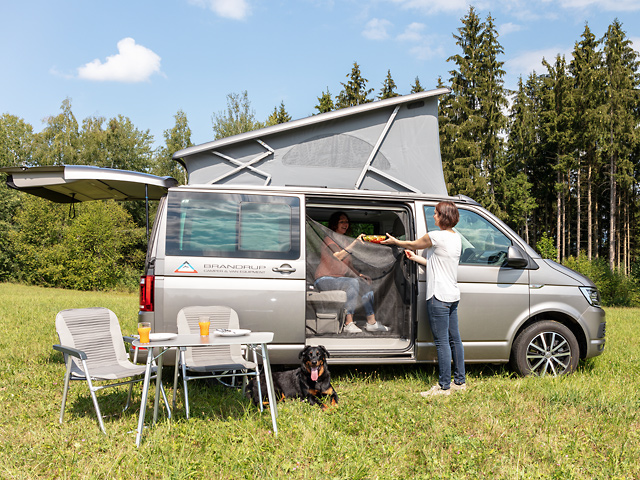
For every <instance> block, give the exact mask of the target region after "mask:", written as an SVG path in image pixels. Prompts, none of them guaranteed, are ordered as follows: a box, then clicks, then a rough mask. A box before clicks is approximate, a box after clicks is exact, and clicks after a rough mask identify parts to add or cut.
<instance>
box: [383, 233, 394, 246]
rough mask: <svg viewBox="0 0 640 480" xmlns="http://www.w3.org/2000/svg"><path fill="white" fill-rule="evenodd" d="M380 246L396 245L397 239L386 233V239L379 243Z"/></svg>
mask: <svg viewBox="0 0 640 480" xmlns="http://www.w3.org/2000/svg"><path fill="white" fill-rule="evenodd" d="M380 243H381V244H382V245H397V244H398V239H397V238H396V237H394V236H392V235H389V234H388V233H387V238H386V239H384V240H383V241H381V242H380Z"/></svg>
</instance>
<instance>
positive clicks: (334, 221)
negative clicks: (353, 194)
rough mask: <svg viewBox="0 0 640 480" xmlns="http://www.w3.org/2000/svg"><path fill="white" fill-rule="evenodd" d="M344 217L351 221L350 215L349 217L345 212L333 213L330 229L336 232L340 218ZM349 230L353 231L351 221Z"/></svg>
mask: <svg viewBox="0 0 640 480" xmlns="http://www.w3.org/2000/svg"><path fill="white" fill-rule="evenodd" d="M343 215H344V216H345V217H347V220H349V215H347V214H346V213H344V212H333V213H332V214H331V216H330V217H329V228H330V229H331V230H333V231H334V232H335V231H336V229H337V228H338V222H340V217H342V216H343ZM349 230H351V220H349ZM349 230H347V232H349Z"/></svg>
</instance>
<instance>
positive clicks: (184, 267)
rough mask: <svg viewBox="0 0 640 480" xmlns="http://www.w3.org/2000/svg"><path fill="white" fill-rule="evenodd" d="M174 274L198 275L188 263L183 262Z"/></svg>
mask: <svg viewBox="0 0 640 480" xmlns="http://www.w3.org/2000/svg"><path fill="white" fill-rule="evenodd" d="M175 273H198V271H197V270H196V269H195V268H193V267H192V266H191V264H190V263H189V262H184V263H183V264H182V265H180V266H179V267H178V268H176V270H175Z"/></svg>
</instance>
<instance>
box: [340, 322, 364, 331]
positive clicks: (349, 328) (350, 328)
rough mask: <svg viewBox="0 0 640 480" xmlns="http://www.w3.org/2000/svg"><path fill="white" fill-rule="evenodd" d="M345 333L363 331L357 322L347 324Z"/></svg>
mask: <svg viewBox="0 0 640 480" xmlns="http://www.w3.org/2000/svg"><path fill="white" fill-rule="evenodd" d="M342 331H343V332H346V333H361V332H362V329H361V328H358V326H357V325H356V322H351V323H347V324H346V325H345V326H344V328H343V329H342Z"/></svg>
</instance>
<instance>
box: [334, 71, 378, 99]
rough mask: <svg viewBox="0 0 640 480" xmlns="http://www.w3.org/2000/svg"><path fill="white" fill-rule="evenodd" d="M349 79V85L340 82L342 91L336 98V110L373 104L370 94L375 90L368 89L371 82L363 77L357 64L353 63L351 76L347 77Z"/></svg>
mask: <svg viewBox="0 0 640 480" xmlns="http://www.w3.org/2000/svg"><path fill="white" fill-rule="evenodd" d="M347 78H348V79H349V80H348V81H347V83H342V82H340V85H342V91H341V92H340V93H339V94H338V96H337V97H336V109H339V108H346V107H353V106H355V105H361V104H363V103H369V102H371V99H370V98H369V94H370V93H371V92H373V88H370V89H367V83H369V80H367V79H366V78H364V77H363V76H362V74H361V73H360V66H359V65H358V63H357V62H353V68H352V69H351V74H349V75H347Z"/></svg>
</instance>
